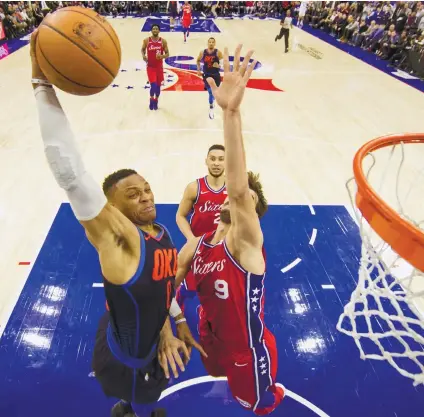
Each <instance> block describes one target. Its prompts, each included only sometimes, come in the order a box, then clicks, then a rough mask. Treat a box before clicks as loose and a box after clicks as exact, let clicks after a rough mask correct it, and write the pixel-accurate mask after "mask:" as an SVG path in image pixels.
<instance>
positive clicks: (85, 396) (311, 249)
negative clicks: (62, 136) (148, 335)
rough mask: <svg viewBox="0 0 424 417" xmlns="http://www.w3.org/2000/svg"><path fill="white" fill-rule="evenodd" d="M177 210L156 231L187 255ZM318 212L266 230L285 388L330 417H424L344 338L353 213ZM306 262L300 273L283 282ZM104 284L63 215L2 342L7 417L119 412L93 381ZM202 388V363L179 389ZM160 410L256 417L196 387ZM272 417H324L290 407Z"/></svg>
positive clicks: (354, 248) (355, 241) (415, 393)
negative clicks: (339, 325) (341, 327)
mask: <svg viewBox="0 0 424 417" xmlns="http://www.w3.org/2000/svg"><path fill="white" fill-rule="evenodd" d="M176 209H177V207H176V205H158V221H159V222H161V223H163V224H165V225H166V226H167V227H168V229H169V231H170V232H171V234H172V236H173V239H174V242H175V244H176V245H177V247H181V245H182V244H183V242H184V240H183V236H182V235H181V234H180V233H179V232H178V230H177V227H176V225H175V212H176ZM314 209H315V213H316V214H315V215H312V214H311V211H310V209H309V207H307V206H271V207H270V209H269V212H268V213H267V214H266V216H265V217H264V219H263V222H262V224H263V230H264V235H265V246H266V250H267V264H268V271H267V278H266V281H265V289H266V308H265V321H266V323H267V325H268V327H269V329H270V330H271V331H272V332H273V333H274V334H275V336H276V339H277V345H278V350H279V369H278V381H279V382H281V383H283V384H284V385H285V386H286V387H287V388H288V389H289V390H291V391H292V392H293V393H294V394H298V395H299V396H300V397H303V398H305V399H306V400H308V401H310V402H311V403H312V404H315V405H316V406H317V407H319V408H320V409H322V410H323V411H325V412H326V413H327V414H328V415H330V416H332V417H334V416H342V417H358V416H361V417H380V416H381V417H421V416H422V410H424V388H423V387H415V388H414V387H413V386H412V382H411V381H410V380H409V379H407V378H404V377H402V376H400V375H398V374H397V372H396V371H395V370H394V369H393V368H392V367H391V366H389V365H388V364H386V363H383V362H377V361H362V360H361V359H360V358H359V353H358V350H357V349H356V346H355V344H354V342H353V340H352V339H351V338H349V337H347V336H345V335H342V334H340V333H339V332H337V330H336V328H335V326H336V322H337V319H338V317H339V315H340V313H341V312H342V307H343V305H344V304H345V302H346V301H347V300H348V299H349V297H350V294H351V292H352V290H353V288H354V286H355V280H356V277H357V272H358V260H359V256H360V238H359V235H358V230H357V227H356V225H355V224H354V222H353V221H352V219H351V217H350V216H349V214H348V213H347V211H346V209H345V208H344V207H338V206H315V207H314ZM314 229H316V230H317V232H316V239H315V241H314V242H313V245H312V244H310V242H311V236H312V233H313V230H314ZM30 238H31V236H30V235H28V239H30ZM297 258H299V259H301V262H299V263H298V264H297V265H296V266H295V267H293V268H292V269H290V270H288V271H287V272H285V273H283V272H281V269H284V267H286V266H287V265H289V264H290V263H292V262H293V260H295V259H297ZM5 278H7V279H13V277H5ZM100 281H101V279H100V269H99V265H98V259H97V254H96V253H95V251H94V249H93V248H92V247H91V245H90V244H89V243H88V241H87V239H86V238H85V236H84V233H83V230H82V228H81V226H80V225H79V224H78V223H77V221H76V220H75V218H74V216H73V214H72V212H71V210H70V207H69V205H68V204H63V205H62V206H61V207H60V209H59V211H58V213H57V216H56V218H55V220H54V222H53V225H52V227H51V229H50V231H49V233H48V236H47V238H46V240H45V242H44V245H43V247H42V248H41V251H40V253H39V256H38V258H37V260H36V262H35V264H34V267H33V269H32V271H31V273H30V276H29V278H28V281H27V283H26V285H25V287H24V290H23V292H22V294H21V296H20V298H19V300H18V303H17V305H16V307H15V309H14V311H13V313H12V316H11V318H10V321H9V323H8V325H7V327H6V329H5V332H4V334H3V337H2V339H1V344H0V416H2V417H3V416H7V417H23V416H29V417H44V416H46V415H49V413H51V412H53V413H54V414H58V415H60V416H61V417H75V416H81V417H85V416H103V415H104V416H106V415H109V412H110V407H111V406H112V404H113V403H114V402H115V400H114V399H107V398H105V397H104V395H103V393H102V392H101V389H100V386H99V385H98V383H97V382H96V380H95V378H93V377H92V376H90V373H91V367H90V363H91V355H92V350H93V344H94V336H95V332H96V328H97V323H98V320H99V319H100V316H101V315H102V314H103V312H104V310H105V298H104V295H103V289H102V288H93V283H96V282H100ZM331 285H333V286H334V289H332V287H331ZM323 286H324V288H323ZM325 288H330V289H325ZM197 304H198V301H197V297H196V298H194V299H192V300H189V302H188V304H187V307H186V312H187V316H188V322H189V325H190V326H191V328H192V330H193V332H194V333H195V332H196V322H197V321H196V315H195V310H196V307H197ZM202 376H206V373H205V370H204V368H203V366H202V364H201V361H200V358H199V355H198V354H197V353H195V354H194V355H193V356H192V360H191V362H190V364H189V366H188V367H187V370H186V372H185V373H184V374H183V375H182V376H180V378H179V379H178V380H176V381H172V382H171V384H172V385H174V384H176V383H180V382H183V381H188V380H193V379H194V381H191V382H188V383H187V384H190V383H193V382H198V381H199V380H196V379H195V378H199V377H202ZM79 404H81V405H79ZM159 405H160V406H162V407H165V408H167V409H168V413H169V414H168V415H169V417H198V416H199V415H201V416H202V417H216V416H234V417H242V416H248V415H250V416H252V414H251V413H250V412H248V411H246V410H244V409H243V408H242V407H241V406H240V405H239V404H238V402H236V401H235V400H234V399H233V398H232V396H231V394H230V393H229V392H228V388H227V384H226V382H225V381H218V382H205V383H201V384H194V385H190V386H187V387H185V388H182V389H180V390H178V391H177V392H175V393H171V394H170V395H168V396H167V397H166V398H164V399H163V400H161V401H160V404H159ZM272 415H273V416H276V417H279V416H281V417H284V416H296V417H312V416H316V414H315V413H314V412H313V411H311V410H310V409H309V408H307V407H305V405H303V404H302V403H299V402H297V401H296V400H295V399H293V398H292V397H288V398H286V399H285V400H284V401H283V403H282V404H281V406H280V407H279V408H278V409H277V410H276V411H275V412H274V413H273V414H272ZM140 417H142V416H140Z"/></svg>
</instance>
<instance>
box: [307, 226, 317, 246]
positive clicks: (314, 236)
mask: <svg viewBox="0 0 424 417" xmlns="http://www.w3.org/2000/svg"><path fill="white" fill-rule="evenodd" d="M316 237H317V229H315V228H313V229H312V236H311V238H310V239H309V244H310V245H311V246H313V244H314V243H315V239H316Z"/></svg>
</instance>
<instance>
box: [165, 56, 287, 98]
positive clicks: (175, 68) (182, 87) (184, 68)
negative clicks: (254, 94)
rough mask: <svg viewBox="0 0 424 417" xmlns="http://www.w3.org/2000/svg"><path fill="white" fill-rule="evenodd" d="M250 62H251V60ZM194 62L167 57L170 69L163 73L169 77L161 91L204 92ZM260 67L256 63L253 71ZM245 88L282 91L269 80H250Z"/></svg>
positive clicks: (184, 57)
mask: <svg viewBox="0 0 424 417" xmlns="http://www.w3.org/2000/svg"><path fill="white" fill-rule="evenodd" d="M233 61H234V57H233V56H231V57H230V65H232V62H233ZM251 61H252V62H253V60H251ZM192 62H193V63H192ZM194 62H195V57H193V56H190V55H177V56H170V57H168V58H167V59H166V60H165V63H166V64H167V65H168V66H169V67H170V68H167V69H166V70H165V72H167V73H168V74H169V75H170V76H169V77H166V78H165V83H164V86H163V91H205V90H206V87H205V82H204V81H203V77H202V76H199V75H198V74H197V65H196V64H195V63H194ZM261 67H262V63H261V62H257V63H256V65H255V68H254V70H255V71H256V70H258V69H259V68H261ZM221 73H222V71H221ZM222 74H223V73H222ZM247 88H253V89H256V90H264V91H275V92H283V90H281V89H280V88H278V87H276V86H275V85H274V84H273V80H272V79H270V78H251V79H249V81H248V82H247Z"/></svg>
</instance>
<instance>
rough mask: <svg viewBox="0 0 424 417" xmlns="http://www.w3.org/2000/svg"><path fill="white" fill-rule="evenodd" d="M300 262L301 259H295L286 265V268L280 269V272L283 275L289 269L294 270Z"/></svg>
mask: <svg viewBox="0 0 424 417" xmlns="http://www.w3.org/2000/svg"><path fill="white" fill-rule="evenodd" d="M301 261H302V259H300V258H297V259H295V260H294V261H293V262H292V263H291V264H288V265H287V266H285V267H284V268H282V269H281V272H282V273H283V274H284V273H286V272H287V271H290V269H292V268H294V267H295V266H296V265H297V264H298V263H299V262H301Z"/></svg>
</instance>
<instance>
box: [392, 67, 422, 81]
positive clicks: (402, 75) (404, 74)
mask: <svg viewBox="0 0 424 417" xmlns="http://www.w3.org/2000/svg"><path fill="white" fill-rule="evenodd" d="M392 74H393V75H395V76H396V77H399V78H403V79H404V80H419V78H418V77H414V76H413V75H411V74H408V73H407V72H405V71H402V70H400V69H398V70H396V71H395V72H392Z"/></svg>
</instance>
